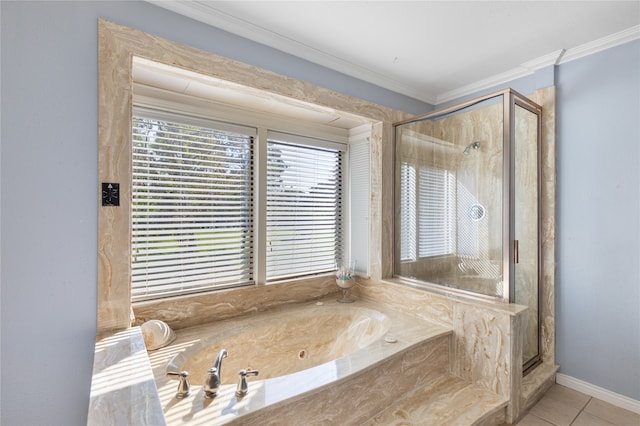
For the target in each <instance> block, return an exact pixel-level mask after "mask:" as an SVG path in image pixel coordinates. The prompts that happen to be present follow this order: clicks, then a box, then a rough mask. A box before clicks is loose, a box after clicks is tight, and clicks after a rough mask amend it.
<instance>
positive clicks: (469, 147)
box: [462, 141, 480, 155]
mask: <svg viewBox="0 0 640 426" xmlns="http://www.w3.org/2000/svg"><path fill="white" fill-rule="evenodd" d="M471 148H473V149H479V148H480V142H477V141H476V142H471V143H470V144H469V145H467V147H466V148H465V149H464V151H462V153H463V154H464V155H469V152H470V150H471Z"/></svg>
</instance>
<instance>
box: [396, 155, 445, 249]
mask: <svg viewBox="0 0 640 426" xmlns="http://www.w3.org/2000/svg"><path fill="white" fill-rule="evenodd" d="M416 168H417V166H415V165H413V164H410V163H408V162H402V163H401V165H400V217H401V218H402V220H401V223H400V242H401V243H400V260H401V261H415V260H417V259H418V258H419V257H420V258H422V257H432V256H441V255H446V254H452V253H455V235H456V228H455V224H456V221H455V212H456V179H455V176H454V175H453V174H452V173H451V172H450V171H448V170H444V169H439V168H436V167H429V166H421V167H419V168H418V170H417V171H416Z"/></svg>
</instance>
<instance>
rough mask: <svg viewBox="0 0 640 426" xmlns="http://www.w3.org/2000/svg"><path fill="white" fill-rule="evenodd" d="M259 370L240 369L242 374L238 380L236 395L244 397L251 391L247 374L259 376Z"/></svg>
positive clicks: (239, 372) (239, 374)
mask: <svg viewBox="0 0 640 426" xmlns="http://www.w3.org/2000/svg"><path fill="white" fill-rule="evenodd" d="M257 375H258V370H251V369H247V370H240V371H238V376H240V380H238V387H237V388H236V396H237V397H239V398H242V397H243V396H245V395H246V394H247V393H248V392H249V385H248V384H247V376H257Z"/></svg>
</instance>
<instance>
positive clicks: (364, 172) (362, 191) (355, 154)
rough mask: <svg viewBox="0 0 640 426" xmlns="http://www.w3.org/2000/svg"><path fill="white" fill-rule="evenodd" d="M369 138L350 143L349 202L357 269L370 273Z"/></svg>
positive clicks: (352, 244) (352, 258) (353, 254)
mask: <svg viewBox="0 0 640 426" xmlns="http://www.w3.org/2000/svg"><path fill="white" fill-rule="evenodd" d="M369 163H370V152H369V140H368V139H365V141H364V142H358V143H351V144H349V188H350V194H349V203H350V208H351V212H350V215H351V222H350V231H351V237H350V240H351V253H350V259H351V260H352V261H355V262H356V266H355V267H356V271H357V272H358V273H362V274H365V275H368V273H369V270H368V266H369V226H370V224H369V201H370V199H371V190H370V183H369V181H370V173H369Z"/></svg>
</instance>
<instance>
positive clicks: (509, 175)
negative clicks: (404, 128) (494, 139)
mask: <svg viewBox="0 0 640 426" xmlns="http://www.w3.org/2000/svg"><path fill="white" fill-rule="evenodd" d="M504 93H505V98H504V99H505V100H506V96H508V102H504V104H503V105H504V108H505V117H508V120H507V119H505V120H504V126H505V134H504V142H505V143H504V149H505V152H504V153H503V155H504V158H508V159H509V161H508V163H506V164H503V166H504V168H505V170H504V172H505V176H504V179H505V182H508V185H507V186H508V188H505V189H507V190H508V193H507V191H505V201H504V202H503V209H504V208H506V207H508V208H509V212H507V215H506V216H504V215H503V218H505V217H507V218H508V220H507V221H505V222H508V223H505V224H503V225H504V226H505V229H504V230H503V238H504V239H505V243H506V247H508V248H509V254H508V258H507V257H505V258H503V260H504V262H505V264H504V266H505V267H506V266H508V268H505V269H504V270H505V271H508V276H509V285H508V286H507V287H506V288H507V290H508V294H507V297H506V300H508V302H509V303H515V297H516V291H515V285H516V279H515V273H516V272H515V268H516V264H517V263H518V259H517V257H518V253H517V235H516V232H515V222H516V221H515V214H516V205H515V187H516V183H515V175H516V174H515V168H516V167H517V165H516V158H515V149H514V148H515V144H516V140H515V132H514V131H513V129H515V117H516V114H515V110H516V106H519V107H521V108H523V109H525V110H527V111H529V112H531V113H533V114H535V115H536V117H537V128H536V200H537V211H536V215H537V217H536V226H537V236H536V237H537V256H538V270H537V277H536V279H537V283H536V284H537V285H536V289H537V295H536V303H537V306H536V309H537V311H538V319H537V321H538V331H537V333H538V336H537V337H538V338H537V345H538V347H537V350H536V355H535V356H533V357H532V358H531V359H529V360H523V365H522V369H523V374H524V375H527V374H528V373H529V372H531V370H533V369H534V368H535V367H536V366H537V365H538V364H540V363H541V362H542V354H541V348H542V333H541V330H542V324H541V323H540V318H541V316H540V308H541V305H540V295H541V291H540V288H541V285H542V259H543V257H542V241H541V236H542V232H541V229H542V215H541V211H542V209H541V206H540V200H542V194H541V188H542V146H541V145H542V143H541V142H542V107H541V106H540V105H538V104H536V103H535V102H533V101H531V100H529V99H528V98H526V97H525V96H523V95H521V94H520V93H518V92H516V91H515V90H513V89H507V90H504ZM507 109H508V111H507ZM507 127H508V129H507ZM507 133H508V134H507ZM507 169H508V170H507ZM507 200H508V202H507ZM504 231H507V232H504ZM507 264H508V265H507Z"/></svg>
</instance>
